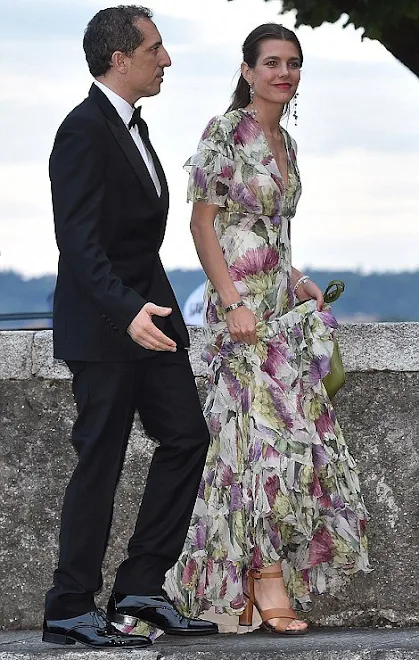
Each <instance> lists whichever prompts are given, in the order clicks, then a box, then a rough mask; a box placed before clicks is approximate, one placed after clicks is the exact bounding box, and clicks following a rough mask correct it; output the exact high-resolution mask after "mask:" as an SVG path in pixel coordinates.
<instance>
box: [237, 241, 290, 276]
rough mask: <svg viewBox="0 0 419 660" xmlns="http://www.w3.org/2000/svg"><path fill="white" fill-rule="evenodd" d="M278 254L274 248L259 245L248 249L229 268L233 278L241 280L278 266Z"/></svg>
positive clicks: (267, 271)
mask: <svg viewBox="0 0 419 660" xmlns="http://www.w3.org/2000/svg"><path fill="white" fill-rule="evenodd" d="M278 261H279V256H278V252H277V251H276V250H274V248H270V247H260V248H252V249H251V250H248V251H247V252H246V253H245V254H244V255H243V257H240V258H239V259H237V261H235V262H234V263H233V264H232V265H231V266H230V268H229V271H230V275H231V277H232V279H233V280H235V281H237V280H242V279H244V278H245V277H248V276H249V275H258V274H260V273H269V272H271V271H273V270H275V268H276V267H277V266H278Z"/></svg>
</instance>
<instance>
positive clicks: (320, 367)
mask: <svg viewBox="0 0 419 660" xmlns="http://www.w3.org/2000/svg"><path fill="white" fill-rule="evenodd" d="M329 371H330V358H329V357H327V355H320V356H319V357H314V358H313V360H312V362H311V365H310V381H311V384H312V385H316V384H317V383H318V382H319V380H321V379H322V378H324V377H325V376H326V374H328V373H329Z"/></svg>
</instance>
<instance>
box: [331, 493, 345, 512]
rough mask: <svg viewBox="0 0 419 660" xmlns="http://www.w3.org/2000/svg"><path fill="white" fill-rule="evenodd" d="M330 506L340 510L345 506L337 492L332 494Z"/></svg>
mask: <svg viewBox="0 0 419 660" xmlns="http://www.w3.org/2000/svg"><path fill="white" fill-rule="evenodd" d="M332 506H333V508H334V509H335V511H341V510H342V509H344V508H345V502H344V501H343V500H342V498H341V497H340V495H338V494H337V493H335V494H334V495H332Z"/></svg>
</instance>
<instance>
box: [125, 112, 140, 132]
mask: <svg viewBox="0 0 419 660" xmlns="http://www.w3.org/2000/svg"><path fill="white" fill-rule="evenodd" d="M140 125H141V106H139V107H138V108H134V112H133V113H132V117H131V119H130V121H129V124H128V129H131V128H132V127H133V126H138V130H140Z"/></svg>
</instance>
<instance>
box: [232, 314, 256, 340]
mask: <svg viewBox="0 0 419 660" xmlns="http://www.w3.org/2000/svg"><path fill="white" fill-rule="evenodd" d="M226 321H227V327H228V331H229V333H230V335H231V338H232V340H233V341H242V342H245V344H256V342H257V337H256V316H255V315H254V314H253V312H252V311H251V310H250V309H249V308H248V307H238V308H237V309H233V310H232V311H231V312H227V314H226Z"/></svg>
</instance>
